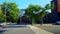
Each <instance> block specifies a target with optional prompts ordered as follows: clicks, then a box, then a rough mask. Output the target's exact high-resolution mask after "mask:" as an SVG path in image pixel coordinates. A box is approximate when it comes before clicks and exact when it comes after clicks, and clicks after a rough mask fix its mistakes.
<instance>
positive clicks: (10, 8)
mask: <svg viewBox="0 0 60 34" xmlns="http://www.w3.org/2000/svg"><path fill="white" fill-rule="evenodd" d="M2 9H3V13H4V14H5V9H6V16H7V17H6V18H7V19H10V20H11V21H12V22H13V23H14V22H17V20H18V17H20V11H19V9H18V6H17V4H16V3H13V2H9V3H7V2H4V3H3V4H2Z"/></svg>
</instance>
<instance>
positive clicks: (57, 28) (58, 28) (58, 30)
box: [42, 25, 60, 34]
mask: <svg viewBox="0 0 60 34" xmlns="http://www.w3.org/2000/svg"><path fill="white" fill-rule="evenodd" d="M42 29H44V30H46V31H49V32H52V33H54V34H60V25H53V26H52V27H42Z"/></svg>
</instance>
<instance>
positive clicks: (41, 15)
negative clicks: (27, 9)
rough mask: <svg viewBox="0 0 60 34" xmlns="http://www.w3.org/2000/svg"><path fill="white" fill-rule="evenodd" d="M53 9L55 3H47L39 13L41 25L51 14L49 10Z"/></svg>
mask: <svg viewBox="0 0 60 34" xmlns="http://www.w3.org/2000/svg"><path fill="white" fill-rule="evenodd" d="M51 9H53V5H51V4H47V5H46V6H45V7H44V8H42V10H41V11H40V12H39V13H37V16H38V18H39V20H40V21H41V25H42V24H43V18H44V17H45V16H46V15H48V14H49V12H48V11H49V10H51Z"/></svg>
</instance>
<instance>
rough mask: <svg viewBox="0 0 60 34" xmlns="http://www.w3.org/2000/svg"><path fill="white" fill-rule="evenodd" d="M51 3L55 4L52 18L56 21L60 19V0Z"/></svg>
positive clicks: (53, 0)
mask: <svg viewBox="0 0 60 34" xmlns="http://www.w3.org/2000/svg"><path fill="white" fill-rule="evenodd" d="M51 4H54V10H52V20H53V21H54V22H56V21H58V20H59V21H60V0H52V1H51Z"/></svg>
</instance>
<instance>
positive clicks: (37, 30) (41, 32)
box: [29, 26, 54, 34]
mask: <svg viewBox="0 0 60 34" xmlns="http://www.w3.org/2000/svg"><path fill="white" fill-rule="evenodd" d="M29 27H30V28H31V29H32V31H34V32H35V33H36V34H54V33H51V32H48V31H45V30H43V29H40V28H37V27H34V26H29Z"/></svg>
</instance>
